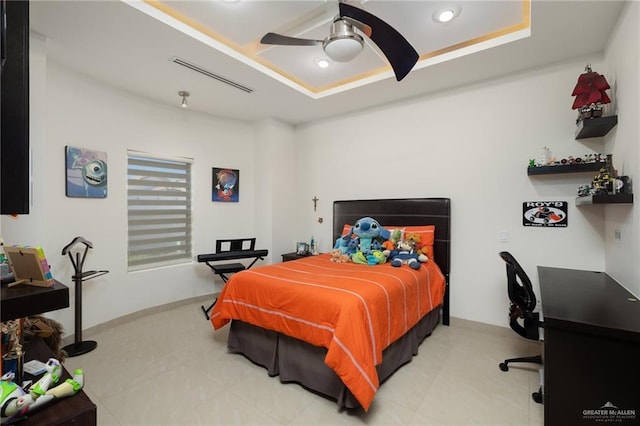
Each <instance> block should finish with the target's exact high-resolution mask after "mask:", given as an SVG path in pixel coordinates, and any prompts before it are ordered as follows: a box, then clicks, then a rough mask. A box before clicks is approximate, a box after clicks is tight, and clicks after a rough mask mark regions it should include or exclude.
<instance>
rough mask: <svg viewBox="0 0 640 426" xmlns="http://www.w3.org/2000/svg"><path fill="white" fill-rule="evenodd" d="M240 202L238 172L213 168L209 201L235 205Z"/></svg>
mask: <svg viewBox="0 0 640 426" xmlns="http://www.w3.org/2000/svg"><path fill="white" fill-rule="evenodd" d="M239 200H240V170H237V169H225V168H219V167H214V168H213V183H212V190H211V201H222V202H231V203H234V202H235V203H237V202H238V201H239Z"/></svg>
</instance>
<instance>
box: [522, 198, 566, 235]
mask: <svg viewBox="0 0 640 426" xmlns="http://www.w3.org/2000/svg"><path fill="white" fill-rule="evenodd" d="M522 224H523V225H524V226H538V227H546V228H558V227H560V228H566V226H567V202H566V201H525V202H523V203H522Z"/></svg>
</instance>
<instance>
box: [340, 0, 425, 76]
mask: <svg viewBox="0 0 640 426" xmlns="http://www.w3.org/2000/svg"><path fill="white" fill-rule="evenodd" d="M338 6H339V8H340V17H345V18H352V19H355V20H356V21H359V22H361V23H362V24H364V25H367V26H369V27H370V28H371V35H370V36H369V38H370V39H371V41H373V42H374V43H375V44H376V45H377V46H378V47H379V48H380V50H381V51H382V53H384V56H386V57H387V60H388V61H389V63H390V64H391V68H393V72H394V73H395V74H396V80H398V81H400V80H402V79H403V78H405V77H406V76H407V74H409V71H411V69H412V68H413V66H414V65H415V64H416V62H418V58H419V55H418V52H416V50H415V49H414V48H413V46H411V44H410V43H409V42H408V41H407V39H406V38H404V37H403V36H402V34H400V33H399V32H398V31H396V30H395V29H394V28H393V27H392V26H391V25H389V24H387V23H386V22H384V21H383V20H382V19H380V18H378V17H377V16H374V15H372V14H370V13H369V12H366V11H364V10H362V9H358V8H357V7H353V6H351V5H349V4H346V3H343V2H340V3H338Z"/></svg>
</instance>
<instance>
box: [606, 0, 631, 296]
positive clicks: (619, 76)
mask: <svg viewBox="0 0 640 426" xmlns="http://www.w3.org/2000/svg"><path fill="white" fill-rule="evenodd" d="M638 22H640V3H638V2H636V1H633V2H629V3H628V4H627V6H626V9H625V10H624V12H623V13H622V15H621V18H620V21H619V23H618V26H617V29H616V31H615V32H614V34H613V35H612V37H611V39H610V40H609V47H608V49H607V55H606V64H605V68H603V70H602V71H601V72H602V73H603V74H605V76H606V77H607V80H608V81H609V84H610V85H611V90H610V92H611V93H612V94H613V95H614V99H613V101H614V102H612V104H614V105H613V106H614V108H615V110H616V111H617V113H618V123H619V124H618V126H617V127H616V128H614V130H613V131H612V132H611V133H610V135H608V136H607V138H606V144H607V145H606V149H607V152H611V153H613V163H614V165H615V167H616V168H617V169H618V172H619V173H620V174H625V175H628V176H631V177H632V178H635V186H636V190H635V191H634V192H636V193H637V190H638V189H639V188H640V174H639V172H640V164H639V160H640V147H639V143H638V142H639V141H640V120H638V117H640V105H639V104H638V98H639V97H640V79H639V78H638V76H640V29H639V27H638ZM636 197H637V196H636ZM636 200H637V198H636ZM636 203H637V201H636ZM603 208H604V209H605V217H606V223H605V237H606V256H605V259H606V271H607V272H608V273H609V274H610V275H611V276H613V277H614V278H615V279H616V280H618V281H619V282H620V283H622V284H623V285H625V286H626V287H627V288H628V289H629V291H631V292H632V293H634V294H636V295H640V209H638V207H637V205H636V206H635V207H633V208H632V207H630V206H620V205H609V206H603ZM616 230H619V231H620V235H621V239H619V240H617V239H615V231H616Z"/></svg>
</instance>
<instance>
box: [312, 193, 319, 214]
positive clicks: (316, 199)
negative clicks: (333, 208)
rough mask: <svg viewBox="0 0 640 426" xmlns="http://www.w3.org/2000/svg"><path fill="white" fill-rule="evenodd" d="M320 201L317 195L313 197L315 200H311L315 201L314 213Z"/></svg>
mask: <svg viewBox="0 0 640 426" xmlns="http://www.w3.org/2000/svg"><path fill="white" fill-rule="evenodd" d="M318 200H320V199H319V198H318V197H316V196H315V195H314V196H313V198H312V199H311V201H313V211H314V212H315V211H316V207H317V205H318Z"/></svg>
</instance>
